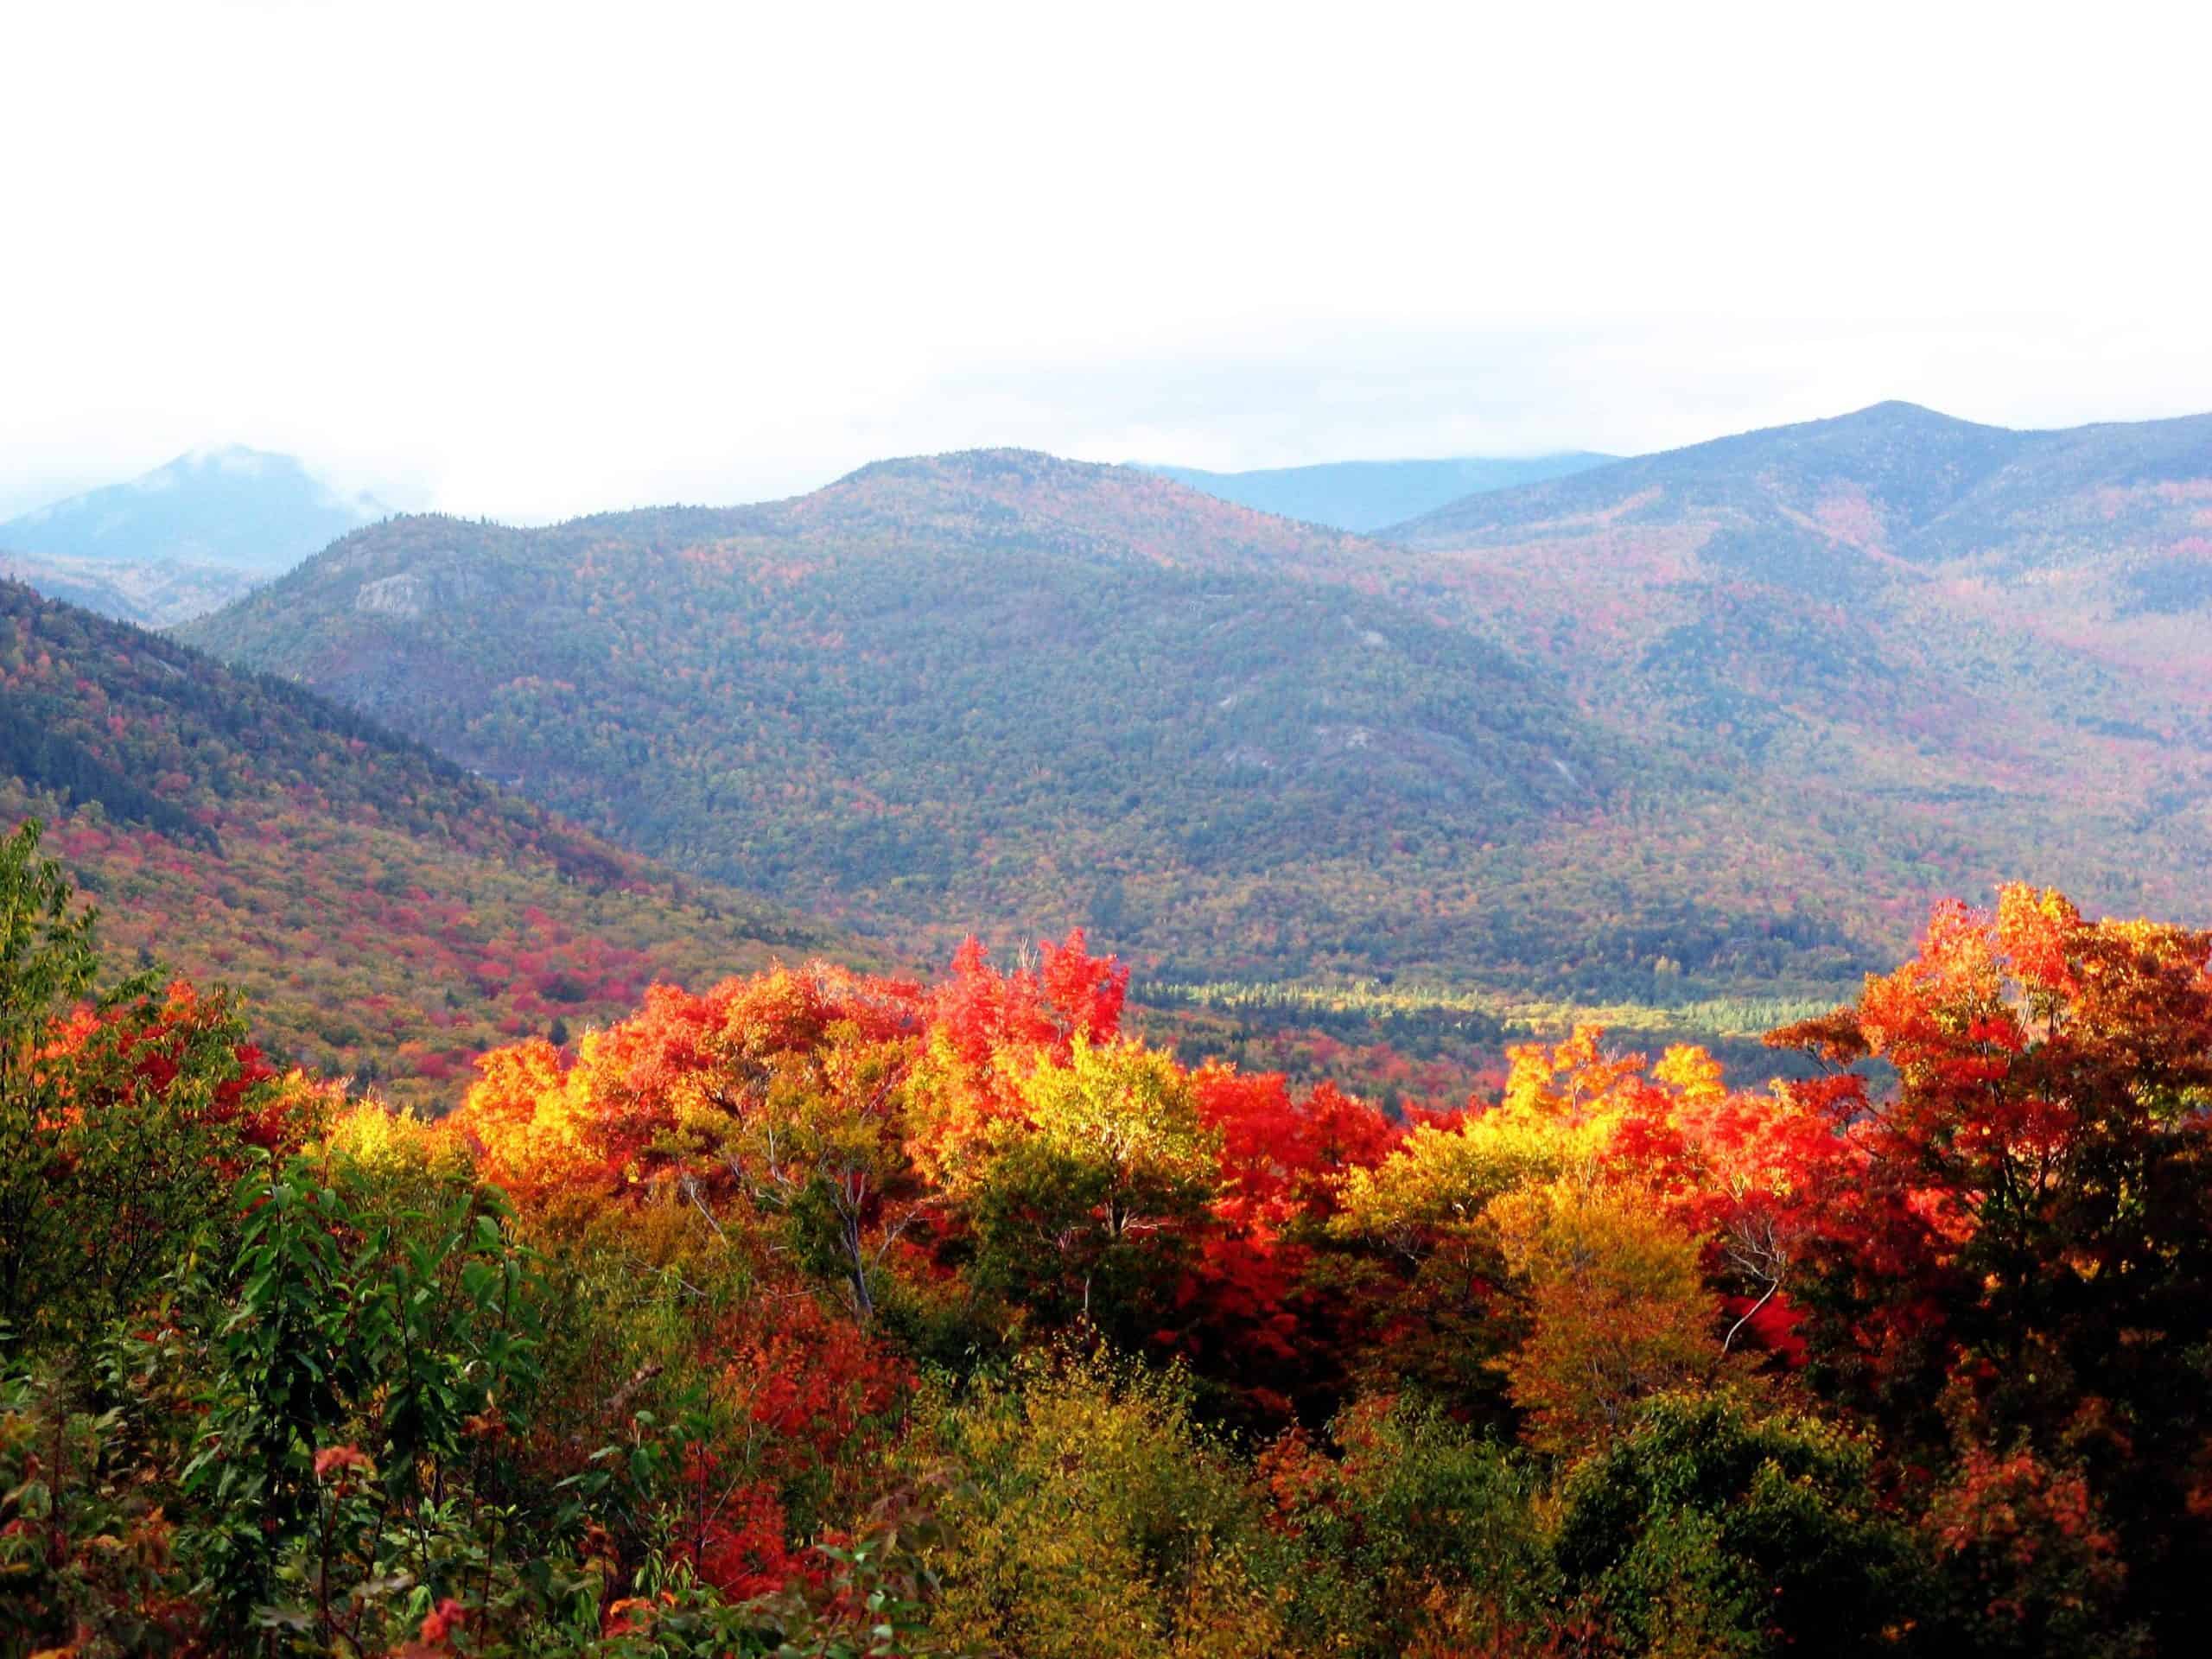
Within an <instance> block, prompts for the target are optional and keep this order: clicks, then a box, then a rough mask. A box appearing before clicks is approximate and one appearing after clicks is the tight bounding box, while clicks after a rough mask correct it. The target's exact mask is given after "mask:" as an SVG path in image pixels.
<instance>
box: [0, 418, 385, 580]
mask: <svg viewBox="0 0 2212 1659" xmlns="http://www.w3.org/2000/svg"><path fill="white" fill-rule="evenodd" d="M385 513H386V509H385V507H383V506H382V505H379V504H378V502H376V501H374V500H372V499H369V498H368V497H365V496H359V495H351V494H347V493H343V492H340V491H339V490H336V489H334V488H333V487H332V486H330V485H328V484H327V483H326V482H324V481H323V480H321V479H319V478H317V477H316V476H315V474H313V473H311V472H310V471H308V468H307V467H304V466H303V465H302V464H301V463H300V462H299V461H296V460H294V459H293V458H292V457H291V456H289V455H278V454H269V453H267V452H265V451H263V450H257V449H247V448H242V447H240V446H238V445H235V444H234V445H232V446H230V447H229V448H218V449H196V450H194V451H193V452H192V453H191V454H185V455H180V456H178V457H177V458H176V459H175V461H171V462H169V463H168V465H167V466H166V467H156V469H155V470H154V471H152V472H150V473H147V474H143V475H142V476H140V477H137V478H134V479H131V480H128V481H127V482H124V483H121V484H111V485H109V486H106V487H105V488H104V489H98V490H92V491H88V492H86V493H85V494H82V495H76V496H72V497H70V498H69V499H67V500H66V501H57V502H55V503H54V504H53V505H50V506H45V507H41V508H39V509H38V510H37V511H35V512H27V513H24V514H22V516H21V517H19V518H10V519H9V520H7V521H6V522H5V523H0V548H7V549H9V550H11V551H13V552H15V553H17V554H20V555H22V556H25V557H27V558H28V557H39V556H44V557H59V558H64V559H85V560H97V561H100V562H102V563H151V562H155V561H161V560H171V561H177V562H181V563H186V564H205V565H215V566H218V567H220V568H222V569H229V570H239V571H245V572H247V573H249V574H251V575H259V576H270V575H276V574H277V572H279V571H281V570H284V569H289V568H290V567H291V566H292V565H295V564H296V563H299V562H300V561H301V560H302V559H303V558H305V557H307V556H308V554H310V553H313V552H315V550H317V549H319V548H321V547H325V546H327V545H328V544H329V543H331V542H334V541H335V540H336V539H337V538H338V537H340V536H343V535H344V534H346V531H350V530H354V529H357V528H359V526H360V525H362V524H370V523H372V522H373V521H375V520H376V519H378V518H383V517H385Z"/></svg>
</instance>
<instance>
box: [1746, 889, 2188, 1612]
mask: <svg viewBox="0 0 2212 1659" xmlns="http://www.w3.org/2000/svg"><path fill="white" fill-rule="evenodd" d="M2208 957H2212V933H2208V932H2204V931H2197V930H2194V929H2189V928H2182V927H2175V926H2169V925H2160V924H2155V923H2151V922H2143V921H2097V922H2091V921H2088V920H2085V919H2084V918H2082V916H2081V915H2080V913H2079V912H2077V911H2076V910H2075V908H2074V906H2072V905H2070V904H2069V903H2068V902H2067V901H2066V900H2065V899H2063V898H2062V897H2061V896H2060V895H2058V894H2057V893H2050V892H2037V891H2036V890H2034V889H2031V888H2028V887H2008V888H2006V889H2005V891H2004V893H2003V894H2002V895H2001V897H2000V899H1999V904H1998V906H1997V909H1996V911H1995V913H1994V914H1993V915H1984V914H1977V913H1975V912H1970V911H1968V910H1967V909H1965V908H1964V907H1963V906H1956V905H1946V906H1940V907H1938V909H1937V910H1936V912H1935V914H1934V916H1933V918H1931V920H1930V922H1929V929H1928V933H1927V937H1926V938H1925V940H1924V942H1923V944H1922V946H1921V949H1920V951H1919V954H1918V955H1917V956H1916V957H1915V958H1914V959H1913V960H1912V961H1910V962H1908V963H1905V964H1904V966H1903V967H1901V968H1899V969H1897V970H1896V971H1895V972H1894V973H1891V974H1888V975H1885V976H1878V977H1873V978H1870V979H1869V980H1868V982H1867V983H1866V989H1865V990H1864V992H1863V993H1862V994H1861V995H1860V996H1859V1000H1858V1001H1857V1002H1856V1003H1854V1004H1853V1005H1851V1006H1849V1007H1844V1008H1840V1009H1838V1010H1837V1011H1835V1012H1834V1014H1828V1015H1826V1016H1823V1017H1822V1018H1821V1019H1818V1020H1808V1021H1806V1022H1804V1023H1802V1024H1801V1025H1798V1026H1795V1027H1788V1028H1785V1029H1784V1030H1782V1031H1779V1032H1777V1033H1775V1034H1774V1035H1773V1036H1772V1037H1771V1038H1770V1039H1769V1040H1770V1041H1771V1042H1775V1043H1777V1044H1783V1045H1789V1046H1799V1047H1802V1048H1804V1049H1806V1050H1808V1051H1809V1052H1811V1053H1813V1054H1814V1055H1815V1056H1817V1057H1818V1058H1821V1060H1823V1061H1825V1062H1827V1064H1828V1065H1831V1066H1834V1067H1840V1068H1853V1069H1849V1070H1845V1071H1840V1074H1839V1075H1837V1076H1836V1077H1832V1078H1830V1079H1828V1080H1827V1081H1825V1082H1824V1083H1822V1084H1819V1085H1817V1086H1816V1087H1815V1089H1814V1090H1811V1091H1809V1092H1810V1094H1811V1096H1812V1097H1813V1098H1815V1099H1816V1100H1817V1101H1818V1102H1819V1103H1820V1104H1821V1107H1822V1109H1824V1110H1825V1111H1826V1112H1827V1114H1828V1116H1829V1117H1830V1119H1831V1121H1832V1122H1834V1124H1835V1125H1836V1126H1837V1128H1838V1132H1839V1133H1840V1135H1844V1136H1845V1137H1847V1140H1848V1141H1849V1143H1850V1145H1851V1147H1853V1150H1854V1152H1855V1154H1857V1156H1858V1158H1859V1160H1860V1167H1859V1170H1858V1172H1857V1178H1856V1179H1854V1180H1853V1181H1851V1182H1848V1183H1845V1184H1842V1185H1839V1186H1838V1187H1837V1188H1836V1189H1835V1191H1834V1195H1833V1202H1832V1204H1831V1205H1830V1206H1829V1208H1828V1213H1827V1217H1826V1221H1825V1225H1824V1230H1823V1234H1822V1238H1821V1246H1820V1251H1819V1261H1818V1264H1817V1265H1818V1279H1817V1283H1816V1285H1815V1286H1814V1287H1813V1294H1814V1296H1815V1303H1816V1313H1817V1314H1818V1316H1819V1321H1820V1331H1819V1337H1820V1340H1819V1341H1818V1342H1816V1344H1815V1352H1816V1355H1817V1356H1818V1357H1820V1360H1821V1369H1822V1371H1823V1373H1824V1375H1825V1376H1826V1377H1827V1379H1828V1380H1829V1382H1830V1383H1831V1384H1832V1386H1834V1387H1836V1388H1838V1389H1840V1390H1841V1391H1842V1392H1843V1394H1844V1395H1845V1397H1847V1398H1849V1399H1852V1400H1854V1401H1857V1402H1862V1403H1864V1404H1865V1405H1866V1406H1867V1407H1868V1408H1870V1409H1872V1410H1873V1411H1875V1412H1876V1413H1878V1416H1879V1418H1880V1420H1881V1421H1884V1422H1885V1424H1886V1425H1887V1426H1888V1427H1890V1428H1891V1432H1892V1433H1895V1434H1897V1435H1899V1436H1901V1437H1904V1438H1905V1439H1906V1440H1922V1441H1923V1442H1929V1443H1933V1444H1936V1445H1941V1444H1942V1442H1943V1441H1944V1440H1946V1439H1947V1438H1948V1427H1947V1426H1946V1425H1945V1424H1944V1423H1943V1422H1942V1421H1939V1420H1938V1419H1937V1417H1936V1412H1935V1405H1936V1402H1937V1401H1938V1400H1939V1399H1942V1398H1943V1397H1945V1395H1946V1393H1947V1390H1948V1389H1963V1390H1966V1391H1967V1393H1968V1394H1969V1395H1970V1396H1971V1397H1972V1399H1973V1401H1974V1419H1975V1421H1977V1422H1978V1423H1979V1424H1980V1425H1981V1427H1980V1433H1982V1434H1983V1435H1984V1436H1985V1437H1986V1440H1987V1444H1986V1446H1985V1448H1984V1452H1983V1455H1989V1456H1995V1457H1998V1458H1999V1459H2001V1458H2003V1457H2005V1456H2006V1455H2009V1454H2010V1453H2011V1452H2012V1451H2013V1450H2014V1449H2015V1448H2016V1447H2017V1446H2022V1445H2025V1446H2029V1447H2031V1448H2033V1449H2035V1450H2037V1452H2039V1453H2041V1454H2042V1455H2044V1456H2045V1457H2048V1458H2052V1459H2059V1460H2062V1461H2063V1462H2065V1463H2068V1464H2069V1465H2078V1466H2080V1467H2082V1468H2083V1469H2085V1470H2086V1471H2088V1476H2089V1478H2090V1483H2091V1490H2092V1491H2093V1492H2094V1495H2095V1496H2096V1497H2097V1498H2098V1500H2099V1502H2100V1503H2101V1505H2102V1506H2103V1507H2104V1509H2105V1511H2106V1512H2107V1513H2108V1514H2109V1515H2111V1516H2113V1517H2114V1524H2115V1525H2116V1526H2118V1527H2119V1528H2120V1529H2121V1535H2122V1553H2123V1555H2124V1557H2125V1559H2126V1561H2127V1563H2128V1565H2129V1568H2130V1572H2131V1574H2132V1583H2133V1586H2134V1591H2133V1593H2134V1596H2135V1598H2136V1599H2137V1605H2139V1606H2141V1607H2144V1608H2147V1609H2151V1610H2153V1611H2155V1612H2156V1613H2157V1614H2158V1617H2159V1618H2160V1619H2161V1620H2162V1621H2165V1620H2172V1621H2177V1623H2176V1624H2174V1626H2173V1628H2177V1629H2178V1628H2180V1627H2181V1623H2183V1622H2186V1621H2187V1620H2188V1619H2189V1618H2194V1617H2196V1616H2198V1615H2199V1614H2200V1613H2202V1611H2208V1610H2212V1608H2209V1607H2208V1603H2207V1600H2206V1598H2207V1590H2206V1586H2208V1585H2212V1530H2209V1529H2208V1526H2207V1522H2206V1517H2207V1516H2208V1515H2212V1456H2208V1445H2207V1439H2206V1437H2207V1433H2208V1430H2212V1373H2208V1371H2207V1369H2206V1367H2205V1365H2204V1363H2203V1358H2202V1357H2203V1355H2204V1353H2205V1352H2206V1351H2207V1346H2208V1343H2212V1157H2208V1154H2212V1142H2208V1138H2207V1137H2208V1122H2207V1117H2206V1109H2207V1106H2208V1104H2212V976H2208V971H2207V963H2208ZM1868 1061H1878V1062H1881V1063H1884V1064H1885V1065H1887V1066H1888V1067H1889V1068H1891V1071H1892V1072H1893V1074H1894V1077H1895V1083H1894V1085H1893V1086H1891V1087H1888V1088H1880V1087H1878V1086H1876V1085H1875V1084H1873V1083H1872V1082H1871V1081H1870V1080H1869V1079H1868V1078H1867V1077H1866V1074H1865V1073H1864V1072H1863V1071H1859V1070H1857V1069H1855V1068H1856V1066H1857V1065H1858V1063H1859V1062H1868Z"/></svg>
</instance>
